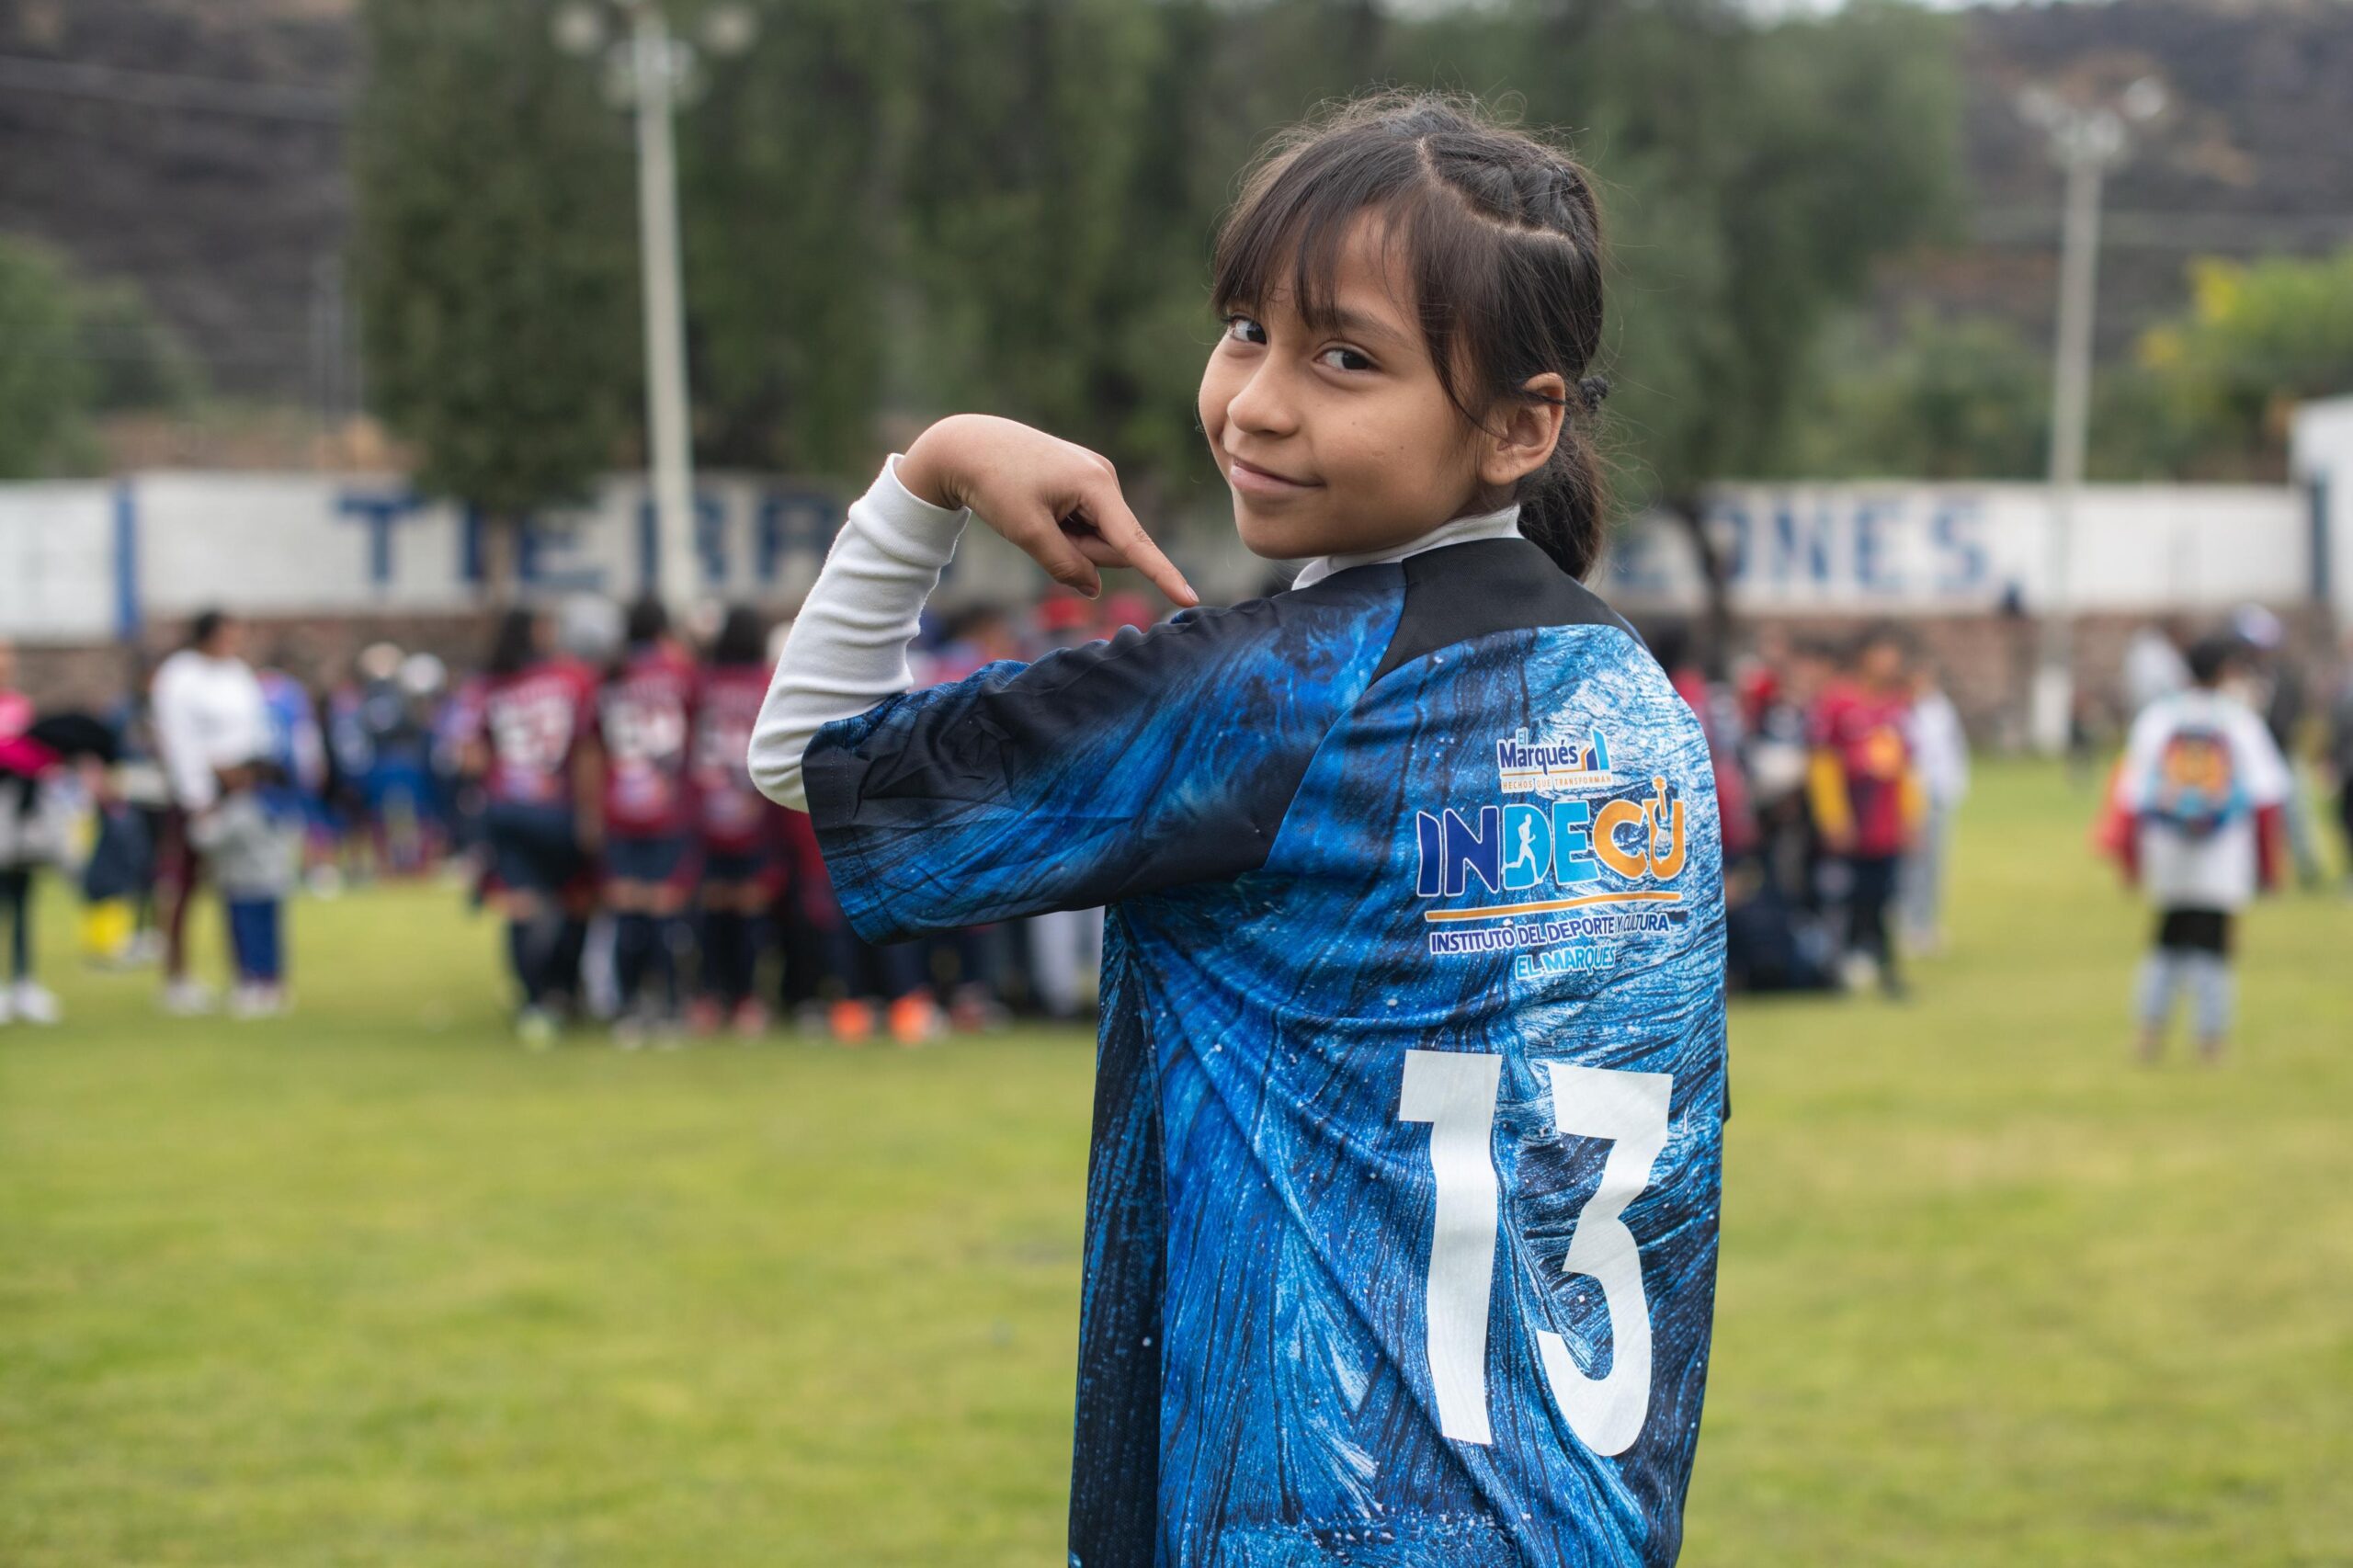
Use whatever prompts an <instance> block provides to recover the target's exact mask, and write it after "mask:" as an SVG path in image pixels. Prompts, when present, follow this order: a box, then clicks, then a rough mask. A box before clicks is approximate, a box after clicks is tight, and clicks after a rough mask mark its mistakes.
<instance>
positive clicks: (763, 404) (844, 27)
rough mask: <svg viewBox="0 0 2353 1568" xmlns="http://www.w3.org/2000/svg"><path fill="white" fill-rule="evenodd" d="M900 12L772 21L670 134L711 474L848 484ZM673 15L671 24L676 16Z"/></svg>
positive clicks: (883, 313)
mask: <svg viewBox="0 0 2353 1568" xmlns="http://www.w3.org/2000/svg"><path fill="white" fill-rule="evenodd" d="M899 9H900V7H899V6H895V5H891V4H876V3H875V0H793V3H792V4H791V5H790V6H789V7H786V6H774V5H772V6H767V8H766V11H765V14H764V15H763V17H762V21H761V26H760V28H759V31H758V33H757V35H756V41H755V43H754V46H753V47H752V49H751V51H749V52H748V53H746V54H745V56H744V57H743V58H741V59H739V60H732V61H710V62H706V65H705V75H706V76H707V78H708V83H709V87H708V96H707V97H705V98H704V100H703V101H701V102H699V103H698V104H696V105H695V106H694V107H693V108H690V109H689V110H688V111H687V112H686V113H684V114H682V115H681V116H680V118H679V120H678V134H679V165H680V167H679V179H680V205H681V212H682V222H683V225H684V228H685V249H686V289H687V303H688V312H689V317H690V331H691V335H692V343H691V350H692V351H691V356H690V367H691V371H692V374H693V377H694V381H695V391H696V403H697V416H698V417H697V425H698V437H699V441H698V445H699V448H700V449H701V451H702V453H703V455H704V456H705V457H706V458H709V459H711V460H716V461H719V462H722V463H733V464H741V465H746V466H752V467H761V468H772V469H781V470H791V471H799V472H815V473H830V474H833V475H835V476H837V477H840V478H844V479H849V478H853V477H858V476H859V471H860V470H862V469H863V468H864V467H865V466H866V464H867V463H868V462H869V460H870V457H871V455H872V453H871V448H872V446H873V442H874V438H875V437H874V428H873V426H874V415H875V413H876V410H877V409H878V408H879V407H880V406H881V400H882V386H883V371H884V356H885V351H886V347H887V342H888V339H887V336H886V327H887V325H888V316H889V306H888V304H887V301H892V299H893V298H894V297H895V295H896V292H897V290H896V286H895V283H894V278H895V276H896V274H897V273H898V272H899V271H900V270H901V269H900V267H899V266H898V263H897V259H896V256H895V254H894V252H893V250H892V244H891V238H892V222H894V219H895V212H896V197H895V193H894V190H893V187H892V160H893V155H894V153H895V150H896V149H897V147H898V146H899V145H900V144H901V143H902V142H904V130H903V128H902V126H901V124H900V122H901V121H903V120H904V97H905V94H904V91H903V90H902V89H901V88H900V87H899V86H898V85H896V81H895V78H896V74H897V72H898V71H899V70H900V69H901V62H902V54H903V50H904V41H905V40H904V33H903V32H902V31H901V29H900V28H898V27H896V26H894V25H893V24H894V22H895V21H896V20H897V19H898V18H897V17H895V15H894V13H895V12H896V11H897V10H899ZM681 15H682V16H683V15H684V12H683V9H682V11H681Z"/></svg>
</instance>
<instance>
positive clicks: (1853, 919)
mask: <svg viewBox="0 0 2353 1568" xmlns="http://www.w3.org/2000/svg"><path fill="white" fill-rule="evenodd" d="M1911 710H1912V684H1911V670H1910V660H1909V658H1908V657H1907V656H1906V654H1905V652H1904V642H1903V639H1902V637H1901V636H1900V635H1899V634H1898V633H1897V632H1896V631H1895V629H1894V628H1893V627H1889V626H1875V627H1873V628H1871V629H1870V630H1869V631H1865V632H1864V633H1863V635H1862V638H1861V641H1860V642H1858V643H1857V645H1856V650H1855V661H1854V666H1853V674H1852V676H1850V677H1848V678H1846V679H1841V680H1837V681H1834V682H1833V683H1832V684H1831V685H1830V687H1829V688H1828V689H1826V690H1825V691H1824V693H1823V694H1822V698H1821V700H1820V701H1819V702H1818V703H1817V704H1816V705H1815V707H1814V710H1813V766H1812V772H1811V776H1810V777H1811V783H1812V786H1813V790H1812V794H1813V810H1814V820H1815V823H1816V824H1817V826H1818V827H1819V829H1820V831H1821V835H1822V842H1823V847H1824V850H1825V851H1826V852H1827V853H1829V854H1831V855H1833V856H1836V857H1837V858H1839V859H1840V860H1841V861H1843V862H1844V865H1845V868H1846V871H1847V969H1848V973H1849V976H1850V982H1851V983H1861V982H1863V981H1864V980H1865V979H1866V978H1867V977H1868V976H1869V975H1870V974H1872V973H1875V974H1876V975H1877V977H1878V979H1879V983H1880V984H1881V988H1882V989H1884V990H1885V991H1886V992H1887V994H1890V995H1892V996H1893V995H1901V994H1903V990H1904V985H1903V981H1902V978H1901V976H1900V975H1899V973H1898V972H1897V969H1896V963H1895V944H1894V943H1893V941H1892V940H1890V939H1889V937H1888V929H1887V911H1888V906H1889V904H1890V903H1891V902H1893V898H1894V895H1895V880H1896V871H1897V869H1898V867H1899V866H1900V865H1901V864H1902V861H1903V858H1904V852H1905V851H1906V850H1907V849H1909V848H1910V847H1911V845H1912V835H1913V830H1914V827H1915V824H1917V822H1918V821H1919V818H1920V787H1919V775H1918V769H1917V768H1916V767H1915V765H1914V761H1913V755H1912V738H1911V730H1910V715H1911Z"/></svg>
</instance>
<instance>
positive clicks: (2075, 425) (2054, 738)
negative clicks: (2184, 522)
mask: <svg viewBox="0 0 2353 1568" xmlns="http://www.w3.org/2000/svg"><path fill="white" fill-rule="evenodd" d="M2163 108H2165V89H2164V88H2163V87H2161V86H2159V85H2157V84H2156V82H2155V81H2154V80H2152V79H2148V78H2143V80H2141V81H2138V82H2135V83H2134V84H2132V85H2131V87H2129V88H2127V89H2126V90H2125V93H2124V97H2123V101H2122V103H2121V104H2120V106H2119V108H2078V107H2077V106H2075V105H2073V104H2069V103H2066V102H2065V101H2063V100H2062V99H2061V98H2059V97H2057V96H2055V95H2053V94H2052V93H2049V92H2045V91H2042V90H2040V89H2034V90H2029V92H2027V93H2025V94H2023V95H2021V96H2020V97H2019V100H2018V112H2019V113H2020V114H2021V115H2022V116H2024V117H2025V118H2026V119H2028V120H2029V121H2030V122H2032V123H2033V124H2036V125H2039V126H2040V127H2041V128H2042V129H2043V130H2044V131H2047V132H2048V133H2049V135H2050V137H2051V155H2052V159H2053V160H2054V161H2055V162H2056V163H2057V164H2058V165H2060V167H2061V168H2063V169H2064V170H2065V171H2066V175H2067V196H2066V209H2065V216H2064V218H2063V222H2062V226H2061V229H2060V243H2059V321H2058V330H2057V332H2056V334H2055V338H2056V343H2055V347H2054V348H2053V351H2052V377H2051V466H2050V520H2049V523H2048V525H2047V527H2046V528H2045V531H2044V536H2043V538H2044V551H2045V555H2044V562H2043V591H2042V595H2041V607H2040V608H2041V611H2042V627H2041V632H2042V635H2041V649H2040V659H2039V660H2038V662H2037V665H2036V668H2035V672H2034V687H2033V691H2032V694H2031V698H2030V701H2029V714H2028V718H2029V728H2030V730H2031V733H2032V735H2033V739H2034V744H2035V747H2036V749H2037V750H2039V751H2040V752H2042V753H2043V754H2044V755H2046V756H2057V755H2059V754H2060V753H2062V752H2063V751H2065V750H2066V748H2067V735H2068V731H2069V729H2070V727H2071V726H2070V719H2071V717H2072V715H2073V711H2074V709H2075V609H2074V604H2073V599H2072V594H2073V585H2071V584H2070V582H2069V580H2068V579H2069V572H2068V566H2069V551H2070V550H2071V548H2072V546H2073V542H2074V539H2075V496H2076V493H2077V491H2078V490H2080V489H2081V488H2082V485H2083V481H2084V449H2085V448H2086V445H2087V444H2088V442H2089V438H2090V430H2091V389H2092V317H2093V314H2094V312H2095V309H2096V307H2097V279H2098V270H2099V203H2100V182H2101V179H2102V177H2103V176H2105V174H2106V173H2107V170H2108V167H2109V165H2111V164H2113V163H2116V162H2118V161H2120V159H2121V158H2122V157H2123V155H2124V152H2125V148H2126V146H2127V142H2128V139H2127V137H2126V134H2125V120H2126V119H2151V118H2153V117H2154V116H2155V115H2156V114H2158V113H2159V112H2160V111H2162V110H2163Z"/></svg>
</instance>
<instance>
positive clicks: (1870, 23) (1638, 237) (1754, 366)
mask: <svg viewBox="0 0 2353 1568" xmlns="http://www.w3.org/2000/svg"><path fill="white" fill-rule="evenodd" d="M1454 28H1455V34H1456V36H1457V37H1458V38H1461V39H1462V40H1463V41H1462V43H1461V47H1462V48H1464V49H1465V51H1466V60H1465V62H1466V63H1470V64H1472V66H1473V69H1472V72H1471V73H1470V75H1469V85H1474V86H1476V85H1482V84H1494V85H1495V87H1510V88H1515V89H1518V91H1520V92H1521V93H1522V94H1523V95H1524V97H1525V99H1526V102H1527V106H1528V109H1529V119H1531V120H1532V121H1534V122H1536V123H1540V124H1542V123H1554V124H1563V125H1567V126H1571V127H1577V128H1581V129H1582V134H1581V136H1580V145H1581V147H1582V149H1583V151H1584V153H1585V155H1586V158H1587V159H1588V160H1589V161H1590V162H1592V163H1593V164H1594V165H1595V166H1596V169H1597V175H1598V176H1599V177H1600V178H1601V179H1602V181H1603V182H1604V185H1603V191H1602V195H1603V199H1604V204H1605V217H1606V218H1607V220H1608V224H1609V230H1610V233H1611V236H1612V251H1613V256H1614V265H1613V267H1612V278H1613V290H1612V292H1611V295H1610V311H1611V313H1612V315H1613V317H1614V318H1615V321H1616V323H1617V326H1616V328H1615V330H1614V331H1613V334H1612V336H1613V338H1614V340H1615V341H1614V347H1613V352H1612V355H1611V359H1612V363H1611V365H1610V366H1609V373H1610V374H1611V376H1612V379H1613V381H1614V382H1615V384H1616V389H1617V390H1616V391H1615V392H1613V393H1612V394H1611V400H1610V404H1609V411H1608V412H1609V420H1608V428H1609V431H1610V437H1609V439H1610V440H1611V441H1612V442H1613V443H1614V444H1615V446H1616V449H1617V451H1618V453H1619V455H1620V489H1621V493H1622V498H1623V500H1624V501H1625V502H1626V503H1627V504H1628V505H1630V506H1638V505H1644V504H1648V505H1655V506H1660V507H1662V508H1663V509H1665V511H1667V512H1668V513H1670V514H1671V515H1673V516H1674V517H1677V518H1678V519H1679V520H1681V521H1682V523H1683V524H1684V525H1685V526H1686V527H1687V528H1689V529H1690V530H1691V532H1692V534H1693V536H1694V538H1695V540H1696V541H1697V543H1698V545H1699V556H1700V559H1701V560H1702V561H1703V562H1705V563H1706V564H1707V567H1708V573H1709V580H1710V590H1711V591H1710V600H1711V615H1710V619H1711V621H1712V622H1713V631H1714V632H1715V635H1714V636H1712V637H1711V638H1710V639H1709V642H1710V643H1711V648H1710V653H1711V657H1721V656H1722V653H1723V650H1724V644H1725V642H1726V638H1725V636H1724V632H1725V631H1726V620H1727V616H1726V611H1725V607H1724V596H1723V585H1722V567H1721V562H1719V561H1718V559H1717V557H1716V554H1715V551H1714V550H1713V549H1712V547H1711V544H1710V542H1709V541H1708V540H1707V539H1706V538H1705V536H1704V533H1703V532H1702V530H1701V529H1700V526H1699V517H1700V507H1699V494H1700V491H1701V488H1702V486H1704V485H1705V484H1707V483H1710V482H1711V481H1714V480H1718V479H1723V478H1727V477H1733V476H1740V475H1748V474H1760V473H1768V472H1777V470H1778V468H1779V459H1780V455H1781V453H1782V452H1783V451H1784V450H1785V449H1787V446H1788V444H1789V442H1790V437H1791V432H1792V427H1793V421H1794V415H1796V414H1797V412H1798V411H1799V409H1800V407H1801V404H1802V399H1804V398H1805V397H1806V396H1807V395H1808V393H1809V391H1810V389H1811V388H1812V387H1813V384H1814V377H1813V373H1812V372H1813V363H1814V357H1815V353H1816V349H1817V345H1818V342H1819V340H1820V338H1821V336H1822V334H1823V330H1824V325H1825V324H1827V323H1829V322H1831V321H1832V320H1834V319H1835V318H1836V315H1837V314H1838V312H1841V311H1842V310H1844V309H1845V308H1847V306H1848V305H1849V304H1851V303H1852V301H1855V299H1856V298H1857V297H1858V296H1859V294H1860V293H1861V292H1862V291H1863V290H1864V288H1865V287H1866V285H1867V284H1868V282H1869V279H1870V270H1871V267H1872V265H1873V264H1874V263H1875V262H1877V261H1878V260H1879V259H1880V258H1881V257H1883V256H1889V255H1891V254H1893V253H1894V252H1897V251H1899V250H1902V249H1903V248H1904V247H1906V246H1909V245H1912V244H1916V243H1919V242H1921V241H1924V240H1926V239H1928V238H1931V237H1934V236H1936V235H1938V234H1940V233H1946V232H1949V227H1950V225H1951V224H1952V223H1953V222H1955V220H1956V217H1957V212H1958V196H1959V170H1960V162H1959V152H1958V138H1959V128H1960V82H1959V74H1958V68H1957V63H1956V43H1955V39H1956V34H1955V32H1954V28H1953V25H1952V22H1951V20H1950V18H1949V17H1939V16H1934V15H1930V14H1928V13H1927V12H1925V11H1922V10H1919V9H1916V8H1915V7H1912V6H1904V5H1899V4H1893V3H1889V0H1859V3H1858V4H1854V5H1850V6H1844V7H1842V8H1841V9H1839V10H1837V11H1836V12H1834V13H1831V14H1829V15H1826V16H1823V17H1803V18H1796V19H1790V20H1785V21H1781V22H1779V23H1775V24H1773V25H1770V26H1760V25H1758V24H1756V22H1755V21H1754V20H1753V19H1752V13H1751V12H1750V11H1748V10H1747V8H1745V7H1744V6H1737V5H1734V4H1731V3H1729V0H1519V3H1518V5H1516V6H1513V7H1512V9H1511V10H1509V11H1508V12H1507V13H1506V16H1505V17H1504V18H1503V19H1502V20H1501V21H1500V22H1499V23H1498V24H1497V25H1496V26H1495V28H1492V29H1476V30H1472V29H1465V28H1461V26H1460V24H1459V23H1458V24H1455V25H1454ZM1529 62H1543V63H1542V66H1541V67H1540V68H1539V69H1531V68H1530V67H1529ZM1489 90H1490V91H1492V90H1494V88H1490V89H1489Z"/></svg>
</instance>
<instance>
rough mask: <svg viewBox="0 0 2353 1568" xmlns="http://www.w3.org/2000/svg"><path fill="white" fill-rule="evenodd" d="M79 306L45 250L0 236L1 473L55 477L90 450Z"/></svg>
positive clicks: (89, 391) (88, 383) (88, 386)
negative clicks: (1, 347)
mask: <svg viewBox="0 0 2353 1568" xmlns="http://www.w3.org/2000/svg"><path fill="white" fill-rule="evenodd" d="M80 303H81V301H80V299H79V297H78V295H77V294H76V292H75V290H74V283H73V279H72V278H70V277H68V276H67V274H66V271H65V268H64V267H63V265H61V264H60V263H59V262H58V261H57V260H56V259H55V258H54V257H52V256H51V255H50V254H49V253H48V252H47V251H45V250H42V249H40V247H38V246H36V245H32V244H27V243H25V242H23V241H20V240H11V239H6V238H0V331H5V332H6V335H7V347H6V350H5V351H0V478H6V479H28V478H37V477H41V476H44V475H48V474H52V473H55V472H59V471H60V470H61V469H66V468H71V467H74V466H76V465H77V463H78V461H79V460H83V459H85V458H86V456H87V455H88V451H89V414H90V405H91V401H92V397H93V394H94V392H95V388H94V385H93V378H92V376H91V373H90V362H89V360H88V358H86V357H85V355H84V354H83V352H82V344H81V339H80V333H81V319H80Z"/></svg>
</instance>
